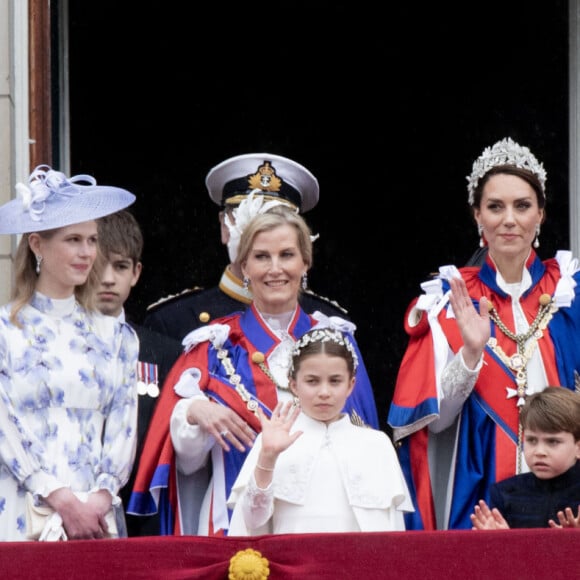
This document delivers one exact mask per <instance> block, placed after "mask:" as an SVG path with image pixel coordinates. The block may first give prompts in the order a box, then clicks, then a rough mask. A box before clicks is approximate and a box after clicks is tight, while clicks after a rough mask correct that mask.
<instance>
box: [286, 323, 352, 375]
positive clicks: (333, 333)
mask: <svg viewBox="0 0 580 580" xmlns="http://www.w3.org/2000/svg"><path fill="white" fill-rule="evenodd" d="M329 341H331V342H334V343H336V344H339V345H340V346H344V347H346V350H348V352H349V353H350V356H351V357H352V363H353V368H354V370H355V371H356V369H357V367H358V356H357V355H356V352H355V350H354V346H353V345H352V342H351V341H350V340H348V338H346V336H345V335H344V334H342V332H340V330H333V329H331V328H315V329H314V330H311V331H309V332H307V333H306V334H304V335H302V337H301V338H300V339H299V340H298V342H297V343H296V344H295V345H294V348H293V349H292V363H291V366H290V374H293V373H294V358H295V357H297V356H298V355H299V354H300V351H301V350H302V349H303V348H304V347H305V346H308V345H309V344H312V343H314V342H329Z"/></svg>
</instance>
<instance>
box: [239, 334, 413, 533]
mask: <svg viewBox="0 0 580 580" xmlns="http://www.w3.org/2000/svg"><path fill="white" fill-rule="evenodd" d="M291 360H292V362H291V367H290V373H289V375H290V377H289V378H290V381H289V386H290V389H291V390H292V393H293V394H294V395H295V397H296V401H295V402H294V403H292V402H285V403H282V402H280V403H278V404H277V405H276V408H275V410H274V412H273V414H272V417H271V418H270V419H268V418H267V417H266V415H265V414H264V413H260V421H261V424H262V431H261V433H260V434H258V436H257V438H256V441H255V443H254V446H253V447H252V450H251V451H250V453H249V455H248V457H247V459H246V461H245V462H244V465H243V467H242V470H241V471H240V474H239V476H238V478H237V480H236V482H235V483H234V486H233V488H232V493H231V495H230V497H229V500H228V506H229V507H230V508H232V509H233V514H232V522H231V525H230V533H229V535H230V536H234V535H238V536H243V535H259V534H266V533H274V534H284V533H308V532H312V533H315V532H319V533H320V532H370V531H394V530H399V531H402V530H404V529H405V524H404V518H403V514H404V513H405V512H412V511H413V505H412V503H411V501H410V499H409V492H408V489H407V485H406V483H405V479H404V477H403V474H402V471H401V468H400V465H399V461H398V458H397V455H396V453H395V449H394V447H393V445H392V443H391V440H390V439H389V438H388V436H387V435H386V434H385V433H383V432H382V431H379V430H377V429H372V428H370V427H360V426H358V425H354V424H353V423H351V422H350V419H349V417H348V415H346V414H343V413H342V412H341V411H342V409H343V408H344V403H345V401H346V398H347V397H348V396H349V394H350V393H351V391H352V389H353V387H354V384H355V378H354V376H355V372H356V366H357V364H358V361H357V356H356V353H355V350H354V348H353V346H352V344H351V343H350V341H349V340H348V338H347V337H346V336H345V335H344V334H343V333H341V332H340V331H338V330H334V329H330V328H324V329H314V330H311V331H309V332H307V333H306V334H304V335H303V336H302V337H301V338H300V340H299V341H298V342H297V343H296V345H295V347H294V350H293V353H292V359H291Z"/></svg>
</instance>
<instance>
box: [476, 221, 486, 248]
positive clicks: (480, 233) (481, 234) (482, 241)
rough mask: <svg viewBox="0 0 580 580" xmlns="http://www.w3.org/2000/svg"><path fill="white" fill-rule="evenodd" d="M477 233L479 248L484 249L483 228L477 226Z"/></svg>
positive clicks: (479, 225)
mask: <svg viewBox="0 0 580 580" xmlns="http://www.w3.org/2000/svg"><path fill="white" fill-rule="evenodd" d="M477 233H478V234H479V247H480V248H485V240H484V239H483V226H482V225H481V224H477Z"/></svg>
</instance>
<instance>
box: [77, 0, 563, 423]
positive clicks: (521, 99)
mask: <svg viewBox="0 0 580 580" xmlns="http://www.w3.org/2000/svg"><path fill="white" fill-rule="evenodd" d="M403 4H404V6H403ZM129 5H131V8H129ZM425 5H426V7H424V6H421V3H420V2H406V3H395V4H393V3H391V4H390V5H388V6H387V5H385V6H382V5H380V4H377V3H376V2H373V3H371V2H366V1H363V2H341V1H339V2H308V3H307V2H287V3H282V4H280V3H261V2H238V3H226V2H213V3H205V4H204V5H203V8H201V6H200V5H198V4H191V3H181V4H179V3H163V2H144V3H129V2H118V1H112V0H99V1H98V2H85V1H74V0H71V1H70V13H69V26H70V28H69V34H70V53H69V58H70V62H69V67H70V70H69V72H70V106H71V119H70V121H71V165H72V172H73V174H74V173H90V174H92V175H94V176H95V177H96V178H97V180H98V181H99V182H100V183H110V184H114V185H120V186H124V187H126V188H128V189H130V190H131V191H133V192H134V193H135V194H136V195H137V196H138V201H137V203H136V204H135V206H134V211H135V214H136V215H137V217H138V219H139V220H140V222H141V224H142V226H143V228H144V231H145V236H146V248H145V255H144V272H143V275H142V278H141V282H140V283H139V286H138V287H137V288H136V290H135V291H134V293H133V295H132V298H131V300H130V303H129V305H128V310H129V315H131V316H132V317H133V318H135V319H140V318H141V317H142V315H143V313H144V311H145V308H146V306H147V305H148V304H149V303H151V302H153V301H155V300H157V299H158V298H160V297H162V296H164V295H167V294H170V293H176V292H179V291H181V290H182V289H184V288H188V287H191V286H194V285H201V286H205V285H213V284H215V283H216V282H217V280H218V278H219V276H220V274H221V270H222V268H223V265H224V264H225V262H226V259H227V253H226V251H225V249H224V248H223V247H222V246H221V245H220V244H219V229H218V219H217V206H215V205H214V204H213V203H212V202H211V201H210V199H209V196H208V194H207V192H206V190H205V186H204V179H205V175H206V173H207V171H208V170H209V169H210V168H211V167H212V166H213V165H214V164H216V163H218V162H220V161H222V160H223V159H225V158H227V157H229V156H231V155H237V154H240V153H247V152H252V151H267V152H271V153H277V154H281V155H286V156H289V157H292V158H294V159H296V160H297V161H299V162H301V163H303V164H304V165H306V166H307V167H308V168H309V169H310V170H311V171H312V172H313V173H314V174H315V175H316V176H317V177H318V179H319V181H320V185H321V200H320V203H319V205H318V206H317V207H316V208H315V209H314V210H312V211H310V212H308V213H307V214H305V217H306V218H307V220H308V221H309V223H310V225H311V226H312V229H313V230H314V232H316V233H320V239H319V240H318V241H317V242H316V243H315V260H314V267H313V270H312V272H311V275H310V283H311V286H312V288H313V289H315V290H316V291H317V292H318V293H320V294H322V295H324V296H329V297H332V298H333V299H335V300H337V301H338V302H339V303H340V304H341V305H343V306H344V307H346V308H348V310H349V313H350V315H351V317H352V319H353V321H355V322H356V324H357V325H358V330H357V338H358V341H359V343H360V346H361V348H362V350H363V354H364V356H365V362H366V364H367V367H368V370H369V374H370V376H371V379H372V381H373V384H374V389H375V393H376V398H377V403H378V407H379V413H380V416H381V420H383V421H386V416H387V409H388V405H389V402H390V398H391V394H392V391H393V386H394V382H395V378H396V372H397V368H398V365H399V362H400V360H401V357H402V355H403V351H404V348H405V345H406V342H407V339H406V335H405V334H404V332H403V314H404V311H405V308H406V306H407V304H408V302H409V300H410V299H411V298H412V297H413V296H415V295H416V294H417V293H418V292H419V290H420V288H419V284H420V282H422V281H423V280H425V279H426V277H428V275H429V273H430V272H433V271H436V270H437V268H438V267H439V266H440V265H442V264H448V263H455V264H457V265H461V264H463V263H465V261H466V260H467V259H468V258H469V257H470V255H471V254H472V252H473V251H474V250H475V249H476V247H477V234H476V229H475V226H474V225H473V223H472V222H471V218H470V216H469V213H468V209H467V191H466V183H467V182H466V179H465V176H466V175H467V174H468V173H470V171H471V163H472V161H473V160H474V159H475V158H476V157H477V156H478V155H479V153H480V152H481V150H482V149H483V148H484V147H486V146H488V145H491V144H493V143H494V142H495V141H497V140H498V139H501V138H503V137H505V136H511V137H512V138H514V139H515V140H516V141H518V142H520V143H521V144H523V145H527V146H529V147H530V148H531V149H532V151H533V152H534V153H535V154H536V155H537V156H538V157H539V158H540V159H541V160H542V161H543V162H544V165H545V167H546V169H547V172H548V184H547V185H548V197H549V202H548V219H547V223H546V224H545V226H544V228H543V230H542V240H541V241H542V246H541V248H540V254H541V255H542V256H543V257H550V256H552V255H554V253H555V251H556V250H557V249H560V248H568V246H569V235H568V5H567V2H566V1H563V0H553V1H552V2H545V1H531V2H530V1H529V0H528V1H514V2H505V1H498V0H492V1H487V2H464V3H459V6H457V3H455V6H454V7H453V8H451V7H450V5H449V4H445V3H425ZM385 12H386V13H387V14H386V16H385V14H384V13H385ZM385 428H386V425H385Z"/></svg>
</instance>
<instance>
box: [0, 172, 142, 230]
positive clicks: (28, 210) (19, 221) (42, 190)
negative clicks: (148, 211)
mask: <svg viewBox="0 0 580 580" xmlns="http://www.w3.org/2000/svg"><path fill="white" fill-rule="evenodd" d="M81 182H84V184H83V183H81ZM16 193H17V197H16V198H15V199H13V200H11V201H9V202H7V203H5V204H4V205H1V206H0V234H28V233H31V232H42V231H45V230H53V229H56V228H62V227H65V226H70V225H73V224H79V223H82V222H87V221H91V220H96V219H98V218H100V217H103V216H106V215H109V214H112V213H115V212H117V211H119V210H122V209H125V208H126V207H128V206H130V205H131V204H132V203H133V202H134V201H135V196H134V195H133V194H132V193H130V192H129V191H127V190H125V189H121V188H120V187H112V186H109V185H97V182H96V180H95V178H94V177H92V176H90V175H75V176H73V177H67V176H66V175H65V174H64V173H61V172H60V171H54V170H53V169H51V168H50V167H49V166H48V165H39V166H38V167H37V168H36V169H35V170H34V171H33V172H32V173H31V174H30V177H29V178H28V185H25V184H23V183H17V184H16Z"/></svg>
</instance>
